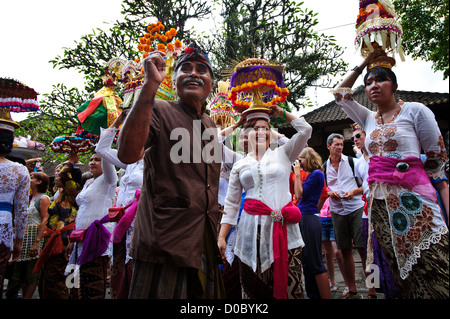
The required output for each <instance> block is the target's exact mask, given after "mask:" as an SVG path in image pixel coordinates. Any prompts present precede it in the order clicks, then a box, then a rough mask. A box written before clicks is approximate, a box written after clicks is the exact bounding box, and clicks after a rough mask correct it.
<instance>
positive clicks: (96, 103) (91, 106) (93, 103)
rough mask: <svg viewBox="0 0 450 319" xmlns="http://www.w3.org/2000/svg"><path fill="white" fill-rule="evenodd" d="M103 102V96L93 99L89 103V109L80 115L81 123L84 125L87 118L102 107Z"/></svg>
mask: <svg viewBox="0 0 450 319" xmlns="http://www.w3.org/2000/svg"><path fill="white" fill-rule="evenodd" d="M102 101H103V96H99V97H96V98H93V99H92V100H91V101H90V102H89V105H88V107H87V108H86V109H85V110H84V111H83V112H80V113H79V114H78V119H79V120H80V122H81V123H84V121H85V120H86V118H87V117H88V116H89V115H91V114H92V113H94V111H95V110H96V109H97V107H98V106H99V105H100V103H102Z"/></svg>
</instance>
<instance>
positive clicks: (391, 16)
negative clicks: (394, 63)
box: [355, 0, 405, 61]
mask: <svg viewBox="0 0 450 319" xmlns="http://www.w3.org/2000/svg"><path fill="white" fill-rule="evenodd" d="M396 17H397V14H396V13H395V8H394V5H393V4H392V1H391V0H360V1H359V14H358V17H357V20H356V38H355V46H356V48H357V49H360V51H361V55H362V56H363V57H365V56H367V55H368V54H369V53H370V52H373V50H374V45H373V44H374V43H378V45H379V46H380V47H381V48H382V49H383V50H385V51H392V53H394V52H397V53H398V54H399V55H400V59H401V60H402V61H404V60H405V57H404V52H403V48H402V45H401V37H402V34H403V30H402V26H401V24H400V23H399V21H398V20H397V19H396Z"/></svg>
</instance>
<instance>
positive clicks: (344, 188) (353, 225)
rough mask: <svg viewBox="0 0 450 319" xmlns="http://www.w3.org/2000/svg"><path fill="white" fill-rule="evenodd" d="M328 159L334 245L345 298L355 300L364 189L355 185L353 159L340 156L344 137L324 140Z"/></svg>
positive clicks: (361, 242) (356, 296) (332, 135)
mask: <svg viewBox="0 0 450 319" xmlns="http://www.w3.org/2000/svg"><path fill="white" fill-rule="evenodd" d="M327 148H328V150H329V151H330V157H329V159H328V160H327V161H326V162H325V164H324V166H325V172H326V175H325V176H326V181H327V185H328V187H329V189H330V191H329V193H328V196H329V198H330V210H331V217H332V220H333V227H334V231H335V237H336V244H337V246H338V249H340V250H341V251H342V255H343V259H344V269H343V271H344V273H343V274H342V275H343V276H344V278H345V281H346V283H347V285H348V288H349V293H348V294H347V295H346V298H349V299H356V298H359V297H360V295H357V290H356V280H355V264H354V260H353V246H354V247H355V248H357V249H358V252H359V253H360V255H362V256H363V255H364V244H363V240H362V214H363V209H364V202H363V201H362V193H363V188H362V187H361V186H360V185H358V183H357V179H356V178H355V175H354V172H353V171H354V163H352V162H353V158H349V157H347V156H345V155H343V154H342V150H343V148H344V137H343V136H342V135H340V134H336V133H333V134H331V135H330V136H329V137H328V139H327Z"/></svg>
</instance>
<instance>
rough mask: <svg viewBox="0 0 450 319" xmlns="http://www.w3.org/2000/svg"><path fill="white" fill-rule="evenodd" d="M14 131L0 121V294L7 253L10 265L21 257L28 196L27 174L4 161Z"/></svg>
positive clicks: (28, 179)
mask: <svg viewBox="0 0 450 319" xmlns="http://www.w3.org/2000/svg"><path fill="white" fill-rule="evenodd" d="M16 127H18V125H17V124H16V125H13V124H11V123H9V122H6V121H1V120H0V288H1V289H2V291H3V280H4V275H5V271H6V266H7V265H8V262H9V260H10V257H11V251H12V261H16V260H18V259H19V257H20V255H21V253H22V242H23V236H24V233H25V227H26V225H27V215H28V195H29V192H30V174H29V173H28V169H27V168H26V166H25V165H22V164H19V163H15V162H11V161H9V160H8V159H7V158H6V155H7V154H9V153H10V152H11V150H12V148H13V142H14V128H16ZM13 212H14V223H13V215H12V213H13ZM13 224H14V235H13ZM0 299H1V297H0Z"/></svg>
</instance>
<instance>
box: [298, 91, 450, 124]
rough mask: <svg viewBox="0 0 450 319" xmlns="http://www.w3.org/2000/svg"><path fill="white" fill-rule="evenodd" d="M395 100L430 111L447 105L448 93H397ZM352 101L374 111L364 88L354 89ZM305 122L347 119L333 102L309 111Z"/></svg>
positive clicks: (328, 122)
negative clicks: (438, 106)
mask: <svg viewBox="0 0 450 319" xmlns="http://www.w3.org/2000/svg"><path fill="white" fill-rule="evenodd" d="M396 96H397V99H399V100H403V101H405V102H413V101H414V102H420V103H422V104H424V105H426V106H428V107H429V108H430V109H433V106H435V105H442V104H448V102H449V94H448V93H432V92H415V91H400V90H399V91H397V92H396ZM353 99H355V100H356V101H357V102H359V103H360V104H362V105H364V106H366V107H367V108H369V109H370V110H372V111H374V110H375V106H374V105H373V104H372V103H371V102H370V101H369V99H368V97H367V95H366V93H365V91H364V87H362V86H360V87H358V88H357V89H356V91H355V93H354V94H353ZM304 117H305V120H306V121H307V122H308V123H309V124H311V125H313V126H314V124H315V125H318V126H324V125H327V124H330V123H331V122H334V123H335V122H340V121H347V120H348V119H349V117H348V116H347V114H345V112H344V111H342V109H341V107H340V106H339V105H337V104H336V103H335V102H334V101H332V102H329V103H327V104H325V105H324V106H322V107H320V108H318V109H316V110H314V111H311V112H309V113H307V114H305V115H304Z"/></svg>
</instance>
